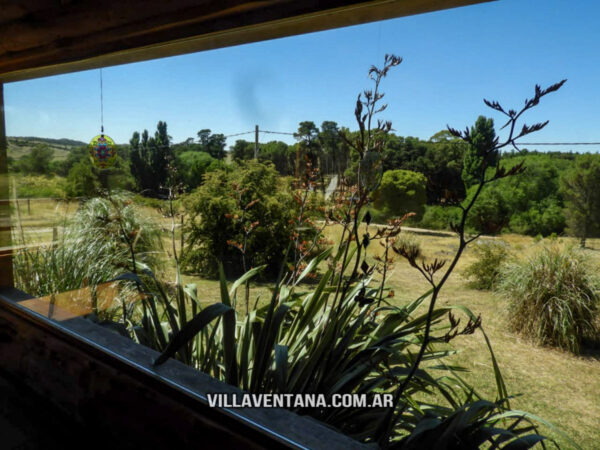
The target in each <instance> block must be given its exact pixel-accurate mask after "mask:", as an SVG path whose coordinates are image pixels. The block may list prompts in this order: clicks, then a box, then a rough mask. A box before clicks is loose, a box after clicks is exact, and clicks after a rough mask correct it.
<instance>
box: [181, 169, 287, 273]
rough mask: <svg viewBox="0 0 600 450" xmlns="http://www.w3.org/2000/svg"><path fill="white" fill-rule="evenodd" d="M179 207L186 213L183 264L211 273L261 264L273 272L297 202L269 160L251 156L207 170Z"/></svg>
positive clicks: (190, 269)
mask: <svg viewBox="0 0 600 450" xmlns="http://www.w3.org/2000/svg"><path fill="white" fill-rule="evenodd" d="M184 206H185V209H186V212H187V213H188V214H189V220H188V221H187V225H186V230H185V231H186V239H185V240H186V244H187V245H186V247H185V249H184V253H183V265H184V267H185V269H186V270H188V271H193V272H198V273H201V274H203V275H205V276H209V277H215V276H216V275H217V274H218V264H219V263H222V264H223V265H224V266H225V268H226V272H227V273H228V274H230V275H236V274H238V275H239V274H241V273H243V272H245V271H246V270H248V269H250V268H251V267H257V266H261V265H263V264H264V265H266V266H267V268H266V270H265V274H266V275H267V276H273V275H274V274H276V273H277V270H278V269H279V267H280V266H281V263H282V262H283V257H284V254H285V251H286V249H287V248H288V246H289V245H290V238H291V237H292V235H293V233H294V231H295V225H294V221H295V219H296V218H297V214H298V211H297V204H296V202H295V201H294V197H293V196H292V191H291V189H290V187H289V185H287V184H286V183H285V180H282V179H280V177H279V174H278V173H277V171H276V170H275V168H274V167H273V165H272V164H270V163H268V164H263V163H260V162H257V161H254V160H249V161H245V162H241V163H239V164H237V165H235V166H234V167H233V168H232V169H220V170H216V171H214V172H210V173H208V174H206V177H205V182H204V184H203V185H202V186H201V187H199V188H198V189H197V190H195V191H194V192H192V193H191V194H190V195H189V196H188V197H187V198H186V199H185V200H184Z"/></svg>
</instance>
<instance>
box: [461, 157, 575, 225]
mask: <svg viewBox="0 0 600 450" xmlns="http://www.w3.org/2000/svg"><path fill="white" fill-rule="evenodd" d="M519 163H524V165H525V170H524V172H523V173H520V174H517V175H515V176H514V177H510V178H506V179H503V180H499V182H498V183H495V184H494V185H489V186H485V187H484V189H483V191H482V192H481V195H480V198H479V201H478V203H477V204H476V205H475V206H474V208H473V214H472V216H471V218H470V221H469V226H470V227H471V228H473V229H474V230H476V231H478V232H481V233H484V234H495V233H498V232H500V231H502V229H509V230H510V231H513V232H516V233H520V234H527V235H530V236H536V235H538V234H540V235H542V236H548V235H550V234H552V233H557V234H558V233H562V232H563V231H564V228H565V216H564V214H563V204H562V198H561V195H560V193H559V184H558V180H559V173H560V171H562V170H564V166H565V164H564V163H567V164H568V162H567V161H565V160H552V159H550V158H548V157H545V156H541V155H532V156H529V157H524V158H509V159H508V160H507V161H505V162H503V163H502V166H503V167H506V168H507V169H510V168H512V167H515V166H516V165H517V164H519ZM475 189H476V187H475V188H471V189H469V194H470V195H472V193H473V192H474V190H475Z"/></svg>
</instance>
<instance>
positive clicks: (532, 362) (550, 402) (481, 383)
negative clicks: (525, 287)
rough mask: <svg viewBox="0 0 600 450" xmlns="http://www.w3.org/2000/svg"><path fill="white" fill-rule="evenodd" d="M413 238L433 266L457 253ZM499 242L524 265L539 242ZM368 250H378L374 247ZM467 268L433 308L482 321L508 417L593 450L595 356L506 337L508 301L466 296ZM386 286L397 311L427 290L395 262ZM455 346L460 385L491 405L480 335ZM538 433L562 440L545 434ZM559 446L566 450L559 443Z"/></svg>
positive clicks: (598, 411) (599, 394)
mask: <svg viewBox="0 0 600 450" xmlns="http://www.w3.org/2000/svg"><path fill="white" fill-rule="evenodd" d="M334 234H335V233H334ZM415 238H416V239H417V240H419V241H420V243H421V245H422V248H423V251H424V254H425V255H427V256H429V257H431V258H435V257H437V258H445V259H447V258H450V257H451V256H452V255H453V254H454V252H455V250H456V248H457V240H456V238H453V237H440V236H426V235H416V236H415ZM502 240H504V241H505V242H507V243H508V244H509V246H510V249H511V250H512V251H513V253H514V254H516V255H517V256H518V257H524V256H526V255H528V254H529V253H530V252H532V251H533V250H534V249H535V247H537V246H539V245H543V242H536V240H535V239H533V238H530V237H525V236H519V235H503V236H502ZM558 240H559V241H560V242H561V243H563V244H577V241H576V240H575V239H571V238H560V239H558ZM588 245H589V246H590V247H592V248H596V249H597V248H600V242H599V241H598V240H591V241H590V242H589V243H588ZM372 247H373V249H375V248H378V247H379V249H380V248H381V247H380V246H378V245H373V246H372ZM369 248H371V247H369ZM377 251H378V252H380V251H381V250H377ZM589 254H590V256H591V258H592V259H593V260H594V261H595V263H596V264H598V266H599V267H600V252H598V251H596V250H589ZM472 261H473V254H472V252H471V251H469V249H467V250H466V252H465V253H464V255H463V257H462V259H461V261H460V262H459V264H458V266H457V269H456V270H455V271H454V273H453V274H452V276H451V277H450V279H449V280H448V283H447V284H446V286H445V287H444V289H443V291H442V295H441V296H440V300H439V304H440V305H458V304H460V305H463V306H466V307H467V308H469V309H470V310H471V311H473V312H474V313H475V314H481V316H482V319H483V326H484V329H485V331H486V333H487V334H488V337H489V338H490V340H491V342H492V345H493V348H494V352H495V355H496V358H497V359H498V362H499V364H500V367H501V369H502V373H503V375H504V379H505V382H506V384H507V387H508V390H509V393H510V394H513V395H516V394H521V395H520V396H518V397H517V398H515V399H514V400H512V401H511V407H512V408H513V409H518V410H524V411H528V412H530V413H533V414H536V415H538V416H540V417H542V418H544V419H546V420H548V421H550V422H551V423H553V424H555V425H556V426H557V427H559V428H560V429H561V430H563V431H564V432H566V433H567V434H568V435H569V436H570V437H571V438H572V439H573V440H574V441H575V442H577V443H578V444H579V445H580V446H581V447H582V448H584V449H599V448H600V351H596V352H595V353H593V352H592V354H590V355H588V356H574V355H572V354H570V353H567V352H563V351H559V350H555V349H551V348H543V347H539V346H536V345H534V344H533V343H531V342H529V341H526V340H524V339H522V338H521V337H519V336H517V335H515V334H513V333H511V332H510V331H508V326H507V323H506V317H507V301H506V300H505V299H502V298H500V297H499V296H496V295H494V294H493V293H492V292H489V291H479V290H474V289H470V288H469V287H468V286H467V284H468V283H467V280H466V279H465V278H463V276H462V275H461V272H462V271H463V270H464V268H465V267H466V266H467V265H468V264H469V263H470V262H472ZM388 285H389V287H390V288H392V289H394V291H395V293H396V296H395V297H394V299H393V301H394V303H396V304H402V303H403V302H405V301H408V300H412V299H415V298H417V296H419V295H421V294H422V293H424V292H426V290H427V289H428V284H427V282H426V281H424V280H423V279H422V278H420V275H419V274H418V273H417V272H416V270H415V269H413V268H411V267H410V266H409V265H408V263H407V262H406V261H403V260H400V259H397V261H396V263H395V267H394V269H393V270H392V272H391V273H390V275H389V283H388ZM453 345H454V347H455V348H456V349H458V350H460V353H459V354H458V355H456V356H453V357H452V358H453V360H454V361H455V362H456V363H458V364H460V365H462V366H463V367H465V368H467V369H469V371H470V372H469V373H467V374H465V377H464V378H465V379H466V380H467V381H468V382H470V383H471V384H472V385H473V386H474V387H475V388H476V389H477V390H478V392H480V393H482V394H485V395H486V396H488V397H489V398H492V399H493V398H494V395H495V379H494V374H493V369H492V363H491V359H490V356H489V352H488V350H487V347H486V345H485V341H484V339H483V336H482V335H481V333H476V334H475V335H473V336H464V337H460V338H458V339H457V340H455V341H454V342H453ZM542 432H543V433H548V435H550V436H552V437H555V438H557V439H560V438H559V437H558V436H557V435H556V434H554V433H552V432H550V431H549V430H548V429H546V428H544V429H542ZM560 442H561V444H562V445H564V446H566V448H568V445H567V444H565V442H564V441H562V440H561V441H560Z"/></svg>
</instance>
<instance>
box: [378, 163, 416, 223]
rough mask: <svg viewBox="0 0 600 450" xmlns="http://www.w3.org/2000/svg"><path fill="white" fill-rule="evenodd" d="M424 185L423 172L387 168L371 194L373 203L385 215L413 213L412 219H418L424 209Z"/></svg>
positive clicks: (400, 215)
mask: <svg viewBox="0 0 600 450" xmlns="http://www.w3.org/2000/svg"><path fill="white" fill-rule="evenodd" d="M426 185H427V179H426V178H425V176H424V175H423V174H420V173H417V172H412V171H410V170H402V169H399V170H388V171H387V172H385V173H384V174H383V177H382V178H381V184H380V185H379V188H378V189H377V190H376V191H375V193H374V194H373V203H374V205H375V207H376V208H377V209H379V210H380V211H382V212H383V214H384V215H385V216H387V217H402V216H404V215H405V214H408V213H414V214H415V216H414V220H419V219H421V217H422V216H423V212H424V211H425V202H426V201H427V192H426Z"/></svg>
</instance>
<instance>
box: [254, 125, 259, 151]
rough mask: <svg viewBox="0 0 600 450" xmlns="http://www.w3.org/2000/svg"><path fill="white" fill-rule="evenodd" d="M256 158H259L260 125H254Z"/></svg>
mask: <svg viewBox="0 0 600 450" xmlns="http://www.w3.org/2000/svg"><path fill="white" fill-rule="evenodd" d="M254 159H258V125H255V126H254Z"/></svg>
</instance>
